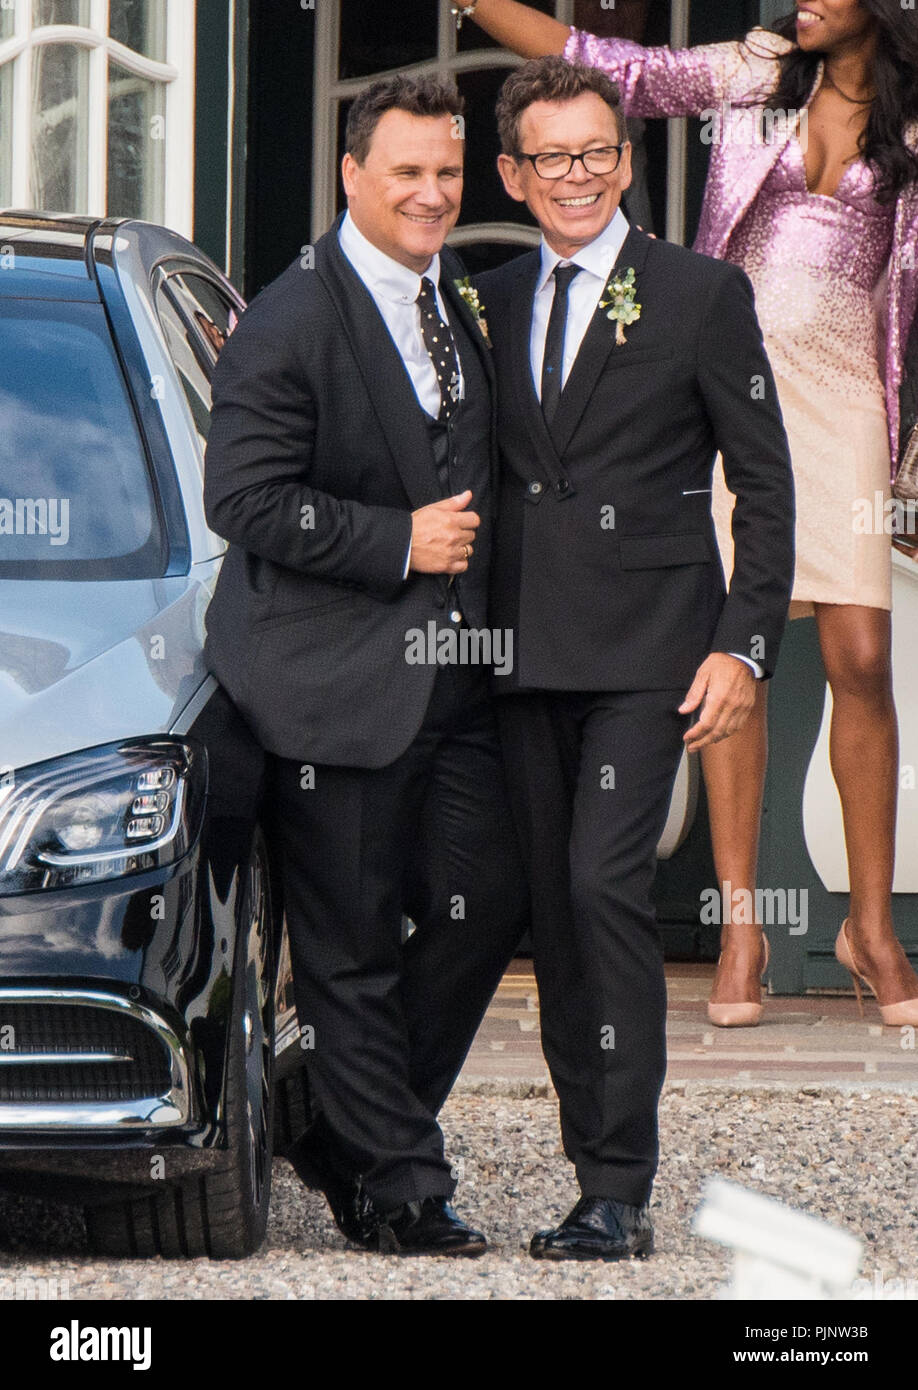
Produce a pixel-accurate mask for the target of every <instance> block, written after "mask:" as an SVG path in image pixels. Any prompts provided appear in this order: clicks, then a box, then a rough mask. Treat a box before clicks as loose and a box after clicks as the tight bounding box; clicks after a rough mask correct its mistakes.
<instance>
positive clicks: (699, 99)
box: [452, 0, 787, 117]
mask: <svg viewBox="0 0 918 1390" xmlns="http://www.w3.org/2000/svg"><path fill="white" fill-rule="evenodd" d="M468 2H469V3H471V0H468ZM452 3H454V4H455V5H457V6H461V7H462V8H465V7H466V0H452ZM472 18H473V19H474V21H475V23H476V24H480V25H481V27H482V28H483V29H484V30H486V32H487V33H489V34H490V35H491V36H492V38H495V39H497V41H498V42H499V43H501V44H503V45H504V46H505V47H506V48H509V49H512V50H513V51H514V52H515V53H520V54H522V55H523V57H524V58H539V57H543V56H544V55H545V54H548V53H563V54H564V57H565V58H567V59H568V61H570V62H581V63H586V64H587V66H588V67H596V68H602V70H603V71H604V72H605V73H607V74H608V76H609V77H610V78H611V79H612V81H613V82H615V83H617V84H618V86H619V87H620V88H621V94H622V103H623V105H624V108H625V115H626V116H647V117H653V116H698V115H700V114H701V113H702V112H704V111H707V110H709V109H710V108H712V107H716V106H718V105H719V104H720V103H721V102H722V101H723V100H725V99H726V98H728V97H729V96H730V94H731V92H732V90H733V84H734V81H735V79H737V78H738V77H739V78H740V79H741V80H740V87H741V88H743V87H748V85H749V82H748V81H744V80H742V74H743V69H744V68H745V67H746V63H747V57H748V56H750V55H748V54H747V52H746V50H745V48H744V45H743V44H741V43H712V44H704V45H700V46H698V47H696V48H680V49H673V48H666V47H659V48H644V47H642V45H641V44H639V43H634V42H633V41H632V40H630V39H601V38H598V37H597V36H596V35H595V34H587V33H585V32H584V31H583V30H580V29H568V27H567V26H566V25H564V24H560V23H559V22H558V20H556V19H552V18H551V17H550V16H548V15H544V14H541V13H540V12H539V11H538V10H533V9H530V7H529V6H528V5H520V4H518V3H517V0H478V5H477V6H476V8H475V13H474V15H473V16H472ZM758 35H759V36H760V37H761V39H762V40H763V42H762V44H761V51H760V52H758V53H757V54H755V55H754V57H757V58H758V59H759V60H760V61H761V60H762V59H764V60H765V61H766V65H767V63H768V60H769V59H770V58H772V57H773V56H774V51H775V47H776V46H777V47H778V48H781V47H786V46H787V45H786V40H783V39H779V38H778V36H777V35H776V34H766V33H765V31H762V30H760V31H758Z"/></svg>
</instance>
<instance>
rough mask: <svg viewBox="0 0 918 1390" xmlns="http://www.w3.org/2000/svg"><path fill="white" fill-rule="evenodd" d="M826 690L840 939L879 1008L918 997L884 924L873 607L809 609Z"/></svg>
mask: <svg viewBox="0 0 918 1390" xmlns="http://www.w3.org/2000/svg"><path fill="white" fill-rule="evenodd" d="M815 611H816V623H817V627H818V630H819V641H820V645H821V647H822V659H823V664H824V666H825V670H826V678H827V680H828V682H829V685H830V686H831V689H832V705H833V708H832V725H831V731H830V745H829V752H830V759H831V763H832V773H833V775H834V777H835V783H836V786H837V787H838V794H839V797H840V798H841V805H842V816H843V819H844V826H845V847H846V850H847V855H848V877H849V881H850V885H851V895H850V917H851V922H850V925H849V927H848V939H849V942H850V944H851V949H852V951H853V953H854V957H855V960H856V961H857V963H858V965H860V966H861V967H862V968H863V970H864V972H865V974H867V975H868V976H869V977H870V978H871V980H872V981H873V983H874V984H875V985H876V989H877V994H878V998H879V1001H880V1003H881V1004H896V1003H899V1002H900V1001H901V1000H903V999H915V998H918V976H916V974H915V972H914V970H913V969H912V967H911V965H910V964H909V962H908V959H907V957H906V955H905V952H904V951H903V949H902V947H901V945H900V944H899V942H898V940H897V939H896V935H895V932H894V930H893V924H892V896H891V895H892V879H893V865H894V858H895V835H896V801H897V795H898V784H899V731H898V725H897V722H896V708H895V703H894V700H893V690H892V660H891V645H892V644H891V621H890V614H889V613H888V612H886V611H885V610H884V609H881V608H864V607H860V606H856V605H854V604H828V603H818V604H816V605H815Z"/></svg>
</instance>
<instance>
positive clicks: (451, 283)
mask: <svg viewBox="0 0 918 1390" xmlns="http://www.w3.org/2000/svg"><path fill="white" fill-rule="evenodd" d="M464 271H465V267H464V266H463V265H462V262H461V261H460V260H459V259H458V257H457V256H455V255H454V254H453V253H452V252H451V251H449V250H448V249H447V248H446V247H444V249H443V251H442V252H441V253H440V292H441V293H442V295H443V298H444V299H445V300H446V303H447V305H448V306H449V307H448V312H449V314H450V316H451V317H452V315H453V314H455V315H456V317H457V318H458V319H460V320H461V322H462V325H463V327H464V328H465V330H466V333H467V334H468V336H469V338H470V339H471V341H472V343H473V345H474V347H475V351H476V352H477V354H478V359H479V361H480V362H481V365H482V366H483V368H484V373H485V376H486V377H487V380H488V390H489V392H490V397H491V435H490V460H491V491H492V494H493V495H494V497H495V498H496V496H497V481H498V449H497V374H496V372H495V369H494V354H493V350H492V348H491V347H490V345H489V344H488V343H487V342H486V341H485V337H484V334H483V333H482V331H481V329H480V328H479V327H478V321H477V319H476V318H475V315H474V314H473V313H472V311H471V309H470V308H469V306H468V305H467V304H466V302H465V300H464V299H463V297H462V295H461V294H460V293H459V288H458V286H457V284H456V281H457V279H459V280H461V279H464V278H465V276H464ZM460 272H462V273H460ZM482 310H483V317H484V318H485V319H487V312H486V310H487V305H483V306H482ZM461 365H462V361H461V354H460V366H461ZM473 505H474V503H473Z"/></svg>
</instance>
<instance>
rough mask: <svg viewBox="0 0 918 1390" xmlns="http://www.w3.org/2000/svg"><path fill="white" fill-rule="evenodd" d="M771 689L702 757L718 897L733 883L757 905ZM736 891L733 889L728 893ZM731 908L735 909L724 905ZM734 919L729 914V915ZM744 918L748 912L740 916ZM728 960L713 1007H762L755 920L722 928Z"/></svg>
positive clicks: (761, 688)
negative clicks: (735, 728)
mask: <svg viewBox="0 0 918 1390" xmlns="http://www.w3.org/2000/svg"><path fill="white" fill-rule="evenodd" d="M766 713H767V688H766V682H765V681H759V682H758V683H757V686H756V700H755V705H754V706H753V709H752V713H751V714H750V715H749V718H748V719H747V721H746V723H745V724H744V725H743V727H742V728H741V729H740V730H739V732H738V733H735V734H731V735H730V737H729V738H725V739H723V740H722V741H721V742H720V743H713V744H710V745H709V746H708V747H707V748H704V749H702V752H701V766H702V770H703V772H704V782H705V787H706V789H707V796H708V819H709V822H710V827H711V848H712V850H713V853H714V869H715V872H716V874H717V889H718V892H720V893H723V892H724V884H725V883H726V884H729V885H731V887H732V890H733V891H734V892H735V891H736V890H737V889H747V890H748V892H749V894H750V896H749V897H748V898H747V897H746V896H745V895H744V896H743V899H737V901H738V902H740V901H745V902H750V903H752V902H754V901H755V886H756V863H757V860H758V849H759V825H760V821H761V816H762V793H763V789H764V785H765V764H766V761H767V758H768V729H767V723H766ZM728 891H730V890H728ZM724 906H726V907H727V908H729V907H730V904H729V903H727V904H724ZM724 915H729V914H723V913H722V916H724ZM736 915H738V916H740V917H744V916H745V914H744V913H738V914H736ZM720 946H721V951H722V953H723V954H722V957H721V961H720V964H719V965H718V967H717V971H716V973H715V976H714V984H713V986H712V989H711V1002H712V1003H713V1004H738V1003H743V1002H748V1003H758V1001H759V999H760V998H761V983H760V981H761V973H762V929H761V926H760V925H759V924H757V923H755V922H754V921H749V922H745V921H737V922H728V923H727V924H726V925H724V926H722V927H721V934H720Z"/></svg>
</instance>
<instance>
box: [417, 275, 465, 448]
mask: <svg viewBox="0 0 918 1390" xmlns="http://www.w3.org/2000/svg"><path fill="white" fill-rule="evenodd" d="M417 304H418V308H419V309H420V311H421V335H422V337H423V339H424V346H425V348H426V349H427V355H428V357H429V358H430V360H431V362H432V363H433V365H434V370H435V371H436V373H437V384H438V385H439V387H440V415H439V418H440V420H442V421H444V422H446V421H447V420H449V419H450V417H451V416H452V415H453V414H454V413H455V411H456V409H457V408H458V405H459V390H460V386H459V356H458V354H457V352H456V343H455V341H454V339H453V335H452V333H451V332H450V327H449V324H447V323H444V322H443V320H442V319H441V317H440V310H439V309H438V308H437V294H436V290H435V289H434V283H433V281H432V280H428V279H427V277H426V276H424V278H423V279H422V280H421V293H420V294H419V295H418V298H417Z"/></svg>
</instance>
